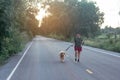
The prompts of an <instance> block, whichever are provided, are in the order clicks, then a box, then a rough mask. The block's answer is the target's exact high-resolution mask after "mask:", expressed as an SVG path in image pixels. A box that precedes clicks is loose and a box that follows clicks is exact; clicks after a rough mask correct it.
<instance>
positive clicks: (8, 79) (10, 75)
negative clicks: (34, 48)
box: [6, 42, 33, 80]
mask: <svg viewBox="0 0 120 80" xmlns="http://www.w3.org/2000/svg"><path fill="white" fill-rule="evenodd" d="M32 43H33V42H31V43H30V45H29V46H28V47H27V49H26V50H25V52H24V53H23V55H22V57H21V58H20V60H19V61H18V63H17V64H16V66H15V67H14V69H13V70H12V72H11V73H10V74H9V76H8V77H7V79H6V80H10V79H11V77H12V76H13V74H14V72H15V71H16V69H17V68H18V66H19V65H20V63H21V61H22V60H23V58H24V56H25V55H26V53H27V51H28V50H29V49H30V47H31V45H32Z"/></svg>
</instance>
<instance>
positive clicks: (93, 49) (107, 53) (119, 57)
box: [85, 47, 120, 58]
mask: <svg viewBox="0 0 120 80" xmlns="http://www.w3.org/2000/svg"><path fill="white" fill-rule="evenodd" d="M85 48H86V47H85ZM87 49H89V50H93V51H96V52H100V53H104V54H107V55H111V56H114V57H119V58H120V56H119V55H115V54H111V53H108V52H105V51H100V50H96V49H90V48H87Z"/></svg>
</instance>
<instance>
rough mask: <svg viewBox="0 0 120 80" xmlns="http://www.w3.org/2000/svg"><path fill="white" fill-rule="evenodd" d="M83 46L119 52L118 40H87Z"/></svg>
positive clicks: (119, 44) (119, 43)
mask: <svg viewBox="0 0 120 80" xmlns="http://www.w3.org/2000/svg"><path fill="white" fill-rule="evenodd" d="M85 45H87V46H92V47H97V48H101V49H105V50H110V51H115V52H120V40H119V39H87V40H85Z"/></svg>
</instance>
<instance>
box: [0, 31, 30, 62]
mask: <svg viewBox="0 0 120 80" xmlns="http://www.w3.org/2000/svg"><path fill="white" fill-rule="evenodd" d="M28 41H29V37H28V35H27V34H26V33H15V34H14V37H5V38H3V40H1V42H0V43H1V50H0V64H3V63H4V62H5V60H6V59H8V58H9V57H10V56H13V55H14V54H17V53H18V52H20V51H21V50H22V49H23V48H24V46H25V44H26V43H27V42H28Z"/></svg>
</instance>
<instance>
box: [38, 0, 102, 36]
mask: <svg viewBox="0 0 120 80" xmlns="http://www.w3.org/2000/svg"><path fill="white" fill-rule="evenodd" d="M49 5H50V9H49V12H50V13H51V14H52V16H50V17H48V18H45V19H44V22H43V24H42V26H41V27H40V29H39V31H40V33H41V34H45V35H48V34H50V33H55V34H58V35H60V34H61V35H64V36H65V37H68V38H70V37H71V36H73V35H74V34H75V33H81V34H82V35H83V36H86V37H93V36H95V35H97V34H99V31H100V26H101V24H102V23H103V20H104V19H103V16H104V14H103V13H102V12H100V11H99V8H98V7H97V6H96V4H95V3H93V2H88V1H87V0H86V1H85V0H82V1H81V2H80V1H77V0H65V2H59V1H53V2H50V3H49Z"/></svg>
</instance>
